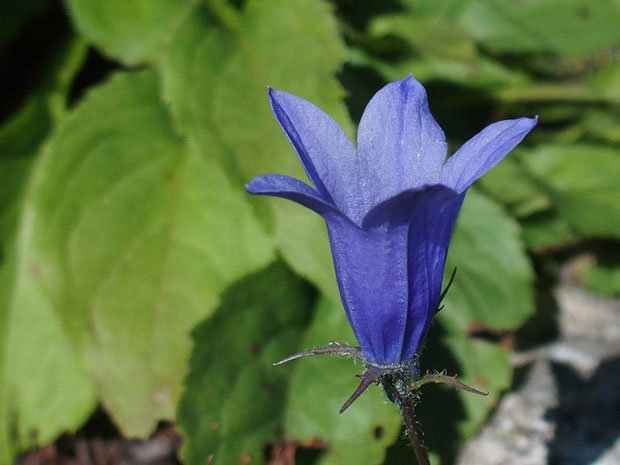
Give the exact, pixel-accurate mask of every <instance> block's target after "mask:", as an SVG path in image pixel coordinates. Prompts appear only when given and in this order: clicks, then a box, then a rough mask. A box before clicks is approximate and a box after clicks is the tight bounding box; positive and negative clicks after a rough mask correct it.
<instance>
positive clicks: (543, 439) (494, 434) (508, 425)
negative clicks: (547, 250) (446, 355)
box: [457, 265, 620, 465]
mask: <svg viewBox="0 0 620 465" xmlns="http://www.w3.org/2000/svg"><path fill="white" fill-rule="evenodd" d="M571 278H572V276H571V269H570V265H569V266H567V267H565V269H564V270H563V272H562V275H561V283H560V285H559V286H558V287H557V289H556V292H555V295H556V300H557V302H558V306H559V315H558V326H559V330H560V337H559V339H558V340H557V341H555V342H553V343H552V344H547V345H544V346H541V347H537V348H535V349H533V350H530V351H527V352H522V353H517V354H515V356H514V363H515V365H516V366H517V367H521V368H522V369H523V370H525V376H524V378H523V382H522V384H521V385H520V386H519V387H518V388H517V389H516V390H515V391H513V392H510V393H508V394H506V395H505V396H504V397H503V398H502V400H501V402H500V404H499V406H498V408H497V410H496V411H495V413H494V414H493V415H492V418H491V419H490V421H489V422H488V424H487V425H486V426H485V427H484V428H483V430H482V431H481V432H480V434H479V435H478V437H477V438H475V439H474V440H472V441H471V442H470V443H469V444H468V445H467V446H466V447H465V448H464V449H463V451H462V453H461V455H460V457H459V459H458V461H457V463H458V464H459V465H620V439H619V438H620V299H605V298H602V297H599V296H596V295H593V294H591V293H589V292H587V291H586V290H584V289H582V288H580V287H579V286H578V285H577V284H576V283H575V282H574V281H573V279H571Z"/></svg>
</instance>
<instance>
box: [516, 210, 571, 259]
mask: <svg viewBox="0 0 620 465" xmlns="http://www.w3.org/2000/svg"><path fill="white" fill-rule="evenodd" d="M521 225H522V227H523V235H522V236H523V242H524V243H525V245H526V246H527V248H528V249H532V250H533V251H534V252H543V251H545V250H549V249H552V248H554V247H562V246H565V245H568V244H571V243H574V242H575V241H577V240H578V239H579V234H577V232H576V231H575V230H574V229H573V228H571V226H570V225H569V224H568V223H567V222H566V219H565V218H564V217H563V216H561V215H559V214H558V213H556V212H554V211H544V212H540V213H537V214H535V215H532V216H530V217H526V218H524V219H523V220H522V222H521Z"/></svg>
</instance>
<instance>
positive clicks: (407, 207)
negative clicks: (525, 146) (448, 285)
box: [247, 76, 537, 367]
mask: <svg viewBox="0 0 620 465" xmlns="http://www.w3.org/2000/svg"><path fill="white" fill-rule="evenodd" d="M269 97H270V100H271V107H272V110H273V113H274V115H275V117H276V119H277V120H278V122H279V123H280V125H281V126H282V128H283V129H284V131H285V132H286V135H287V136H288V138H289V140H290V142H291V144H292V145H293V147H294V148H295V150H296V151H297V154H298V155H299V158H300V160H301V163H302V164H303V167H304V169H305V171H306V174H307V175H308V178H309V179H310V181H311V182H312V184H313V187H311V186H309V185H308V184H306V183H304V182H302V181H299V180H297V179H294V178H291V177H288V176H283V175H279V174H266V175H262V176H258V177H257V178H255V179H254V180H252V182H250V183H249V184H248V185H247V190H248V192H250V193H252V194H262V195H272V196H276V197H284V198H287V199H289V200H293V201H295V202H298V203H300V204H301V205H303V206H305V207H307V208H310V209H311V210H314V211H315V212H317V213H318V214H319V215H321V216H322V217H323V219H324V220H325V222H326V223H327V230H328V233H329V239H330V243H331V250H332V256H333V260H334V267H335V270H336V276H337V279H338V285H339V289H340V295H341V297H342V303H343V305H344V309H345V311H346V314H347V317H348V319H349V322H350V323H351V326H352V328H353V332H354V333H355V336H356V337H357V340H358V342H359V344H360V347H361V350H362V352H363V355H364V358H365V359H366V361H367V363H368V364H369V365H374V366H378V367H386V366H396V365H401V364H406V363H408V362H410V361H411V360H413V359H414V358H415V357H416V355H417V352H418V350H419V349H420V346H421V344H422V342H423V340H424V337H425V335H426V332H427V331H428V328H429V326H430V323H431V321H432V319H433V317H434V315H435V314H436V312H437V309H438V305H439V301H440V296H441V286H442V278H443V272H444V266H445V262H446V254H447V251H448V245H449V243H450V237H451V235H452V230H453V228H454V223H455V221H456V217H457V215H458V213H459V210H460V208H461V204H462V202H463V198H464V196H465V194H466V192H467V189H468V188H469V187H470V186H471V185H472V183H473V182H474V181H476V180H477V179H478V178H479V177H480V176H482V175H483V174H484V173H486V172H487V171H488V170H490V169H491V168H492V167H493V166H495V165H496V164H497V163H499V161H500V160H502V158H503V157H504V156H506V155H507V154H508V152H510V151H511V150H512V149H513V148H514V147H515V146H516V145H517V144H518V143H519V142H521V140H522V139H523V138H524V137H525V136H526V135H527V133H528V132H529V131H530V130H531V129H532V128H533V127H534V126H535V125H536V122H537V119H536V118H534V119H531V118H518V119H512V120H505V121H500V122H497V123H493V124H491V125H490V126H488V127H486V128H485V129H484V130H482V131H481V132H480V133H479V134H477V135H476V136H474V137H473V138H471V139H470V140H469V141H467V142H466V143H465V144H464V145H463V146H462V147H461V148H460V149H459V150H457V151H456V153H454V155H452V156H451V157H449V158H448V159H447V160H446V154H447V144H446V139H445V136H444V133H443V131H442V130H441V128H440V127H439V125H438V124H437V122H436V121H435V119H434V118H433V116H432V115H431V112H430V110H429V106H428V102H427V97H426V91H425V90H424V87H423V86H422V85H421V84H420V83H419V82H418V81H416V80H415V79H414V78H413V76H409V77H407V78H405V79H402V80H400V81H396V82H393V83H390V84H388V85H386V86H385V87H383V88H382V89H381V90H379V92H377V93H376V94H375V96H374V97H373V98H372V99H371V101H370V103H369V104H368V106H367V107H366V109H365V111H364V114H363V116H362V119H361V121H360V124H359V129H358V134H357V150H356V148H355V147H354V146H353V144H352V143H351V141H350V140H349V139H348V138H347V136H346V135H345V134H344V133H343V131H342V130H341V129H340V127H339V126H338V125H337V123H336V122H335V121H334V120H333V119H332V118H331V117H330V116H328V115H327V114H326V113H324V112H323V111H322V110H320V109H319V108H317V107H316V106H314V105H313V104H311V103H310V102H308V101H306V100H304V99H302V98H300V97H296V96H294V95H292V94H289V93H286V92H282V91H278V90H273V89H270V90H269Z"/></svg>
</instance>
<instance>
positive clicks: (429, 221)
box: [363, 185, 465, 361]
mask: <svg viewBox="0 0 620 465" xmlns="http://www.w3.org/2000/svg"><path fill="white" fill-rule="evenodd" d="M464 197H465V192H463V193H461V194H457V193H456V192H454V191H452V190H451V189H449V188H447V187H445V186H441V185H433V186H425V187H423V188H419V189H412V190H409V191H405V192H403V193H401V194H400V195H398V196H396V197H393V198H391V199H389V200H387V201H385V202H383V203H381V204H379V205H377V206H376V207H374V208H373V210H372V211H371V212H369V214H368V215H367V216H366V218H364V223H363V227H364V229H365V230H367V231H381V230H389V231H399V235H400V236H403V238H402V239H404V240H405V241H406V243H405V246H404V247H405V248H404V250H400V251H395V253H400V254H401V257H397V256H395V257H393V258H392V260H393V262H394V264H395V265H396V267H397V268H398V269H399V270H400V268H402V267H403V266H405V267H406V276H407V279H406V286H407V301H406V304H405V305H404V306H403V309H402V310H401V311H402V312H403V315H402V316H401V315H393V316H392V318H393V321H395V322H398V327H399V328H401V330H402V333H401V335H400V338H397V339H395V340H394V341H393V342H391V348H390V351H394V350H396V348H398V350H399V357H400V361H407V360H410V359H411V358H413V357H414V356H415V354H416V352H417V351H418V349H419V347H420V344H421V343H422V341H423V339H424V337H425V335H426V332H427V330H428V328H429V325H430V322H431V321H432V319H433V316H434V315H435V312H436V310H437V305H438V303H439V298H440V295H441V284H442V278H443V272H444V266H445V262H446V256H447V252H448V246H449V244H450V238H451V236H452V230H453V229H454V223H455V221H456V217H457V215H458V213H459V210H460V208H461V204H462V202H463V198H464ZM391 234H393V233H391ZM400 262H405V264H404V265H403V264H402V263H400ZM401 273H402V271H399V273H398V275H397V276H400V275H401ZM395 279H397V278H396V277H395ZM394 346H395V347H394Z"/></svg>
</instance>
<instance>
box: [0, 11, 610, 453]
mask: <svg viewBox="0 0 620 465" xmlns="http://www.w3.org/2000/svg"><path fill="white" fill-rule="evenodd" d="M619 24H620V2H618V0H519V1H516V0H438V1H437V0H433V1H431V0H387V1H381V2H378V1H370V0H365V1H363V0H332V1H331V2H327V1H322V0H230V1H224V0H203V1H199V0H192V1H190V0H106V1H100V0H66V1H65V2H60V1H55V0H28V1H21V2H17V1H9V2H6V3H5V4H4V11H3V15H2V17H1V18H0V47H1V52H0V62H1V63H2V66H1V67H0V82H1V83H2V88H3V89H4V93H3V95H4V98H3V100H2V102H1V103H0V118H1V126H0V253H1V255H0V257H1V258H0V260H1V264H0V464H8V463H10V462H11V461H13V460H14V459H15V457H16V456H17V454H19V453H20V452H22V451H25V450H27V449H29V448H32V447H36V446H40V445H44V444H46V443H49V442H50V441H53V440H55V439H56V438H57V437H58V436H59V435H60V434H62V433H64V432H74V431H76V430H79V429H80V428H81V427H82V426H83V425H84V424H85V422H86V421H87V420H88V419H89V417H91V415H92V414H93V412H94V411H95V410H96V409H97V408H98V406H100V407H101V408H102V409H103V410H104V411H105V412H106V414H107V415H108V416H109V417H110V419H111V420H112V422H113V423H114V425H115V426H116V427H117V428H118V430H119V431H120V433H121V434H123V435H125V436H127V437H131V438H134V437H137V438H141V437H146V436H148V435H149V434H150V433H152V431H153V430H154V428H155V427H156V425H157V424H158V422H160V421H161V420H168V421H173V422H174V423H175V424H176V425H177V426H178V427H179V428H180V429H181V431H182V432H183V434H184V436H185V438H186V440H185V444H184V447H183V450H182V457H183V459H184V460H185V462H186V463H188V464H198V465H204V464H205V463H213V464H228V463H243V464H250V463H252V464H260V463H266V461H267V460H268V457H270V454H271V453H272V451H273V450H275V449H277V448H278V447H279V446H281V445H282V444H289V445H290V444H294V447H295V448H296V449H297V452H296V457H297V461H298V463H308V464H310V463H312V464H321V465H326V464H330V465H349V464H352V463H365V464H380V463H383V462H384V461H385V463H386V464H396V463H403V462H402V460H409V461H410V460H411V458H412V454H411V453H410V452H409V451H408V449H407V448H406V447H405V446H404V442H403V441H402V440H401V439H400V438H399V435H400V419H399V416H398V412H397V410H396V408H395V407H394V406H392V405H388V404H387V403H386V402H385V400H384V398H383V396H382V393H381V392H380V391H379V389H378V388H375V389H371V390H370V391H369V392H368V393H367V394H365V395H364V396H363V397H362V399H360V400H359V401H358V402H357V403H356V404H355V405H354V406H353V407H352V408H351V409H349V410H348V411H347V412H346V413H345V414H344V415H338V414H337V409H338V407H339V406H340V404H341V403H342V401H343V400H344V399H345V398H346V397H347V395H348V394H350V392H351V391H352V390H353V389H354V387H355V385H356V380H355V378H354V377H353V375H354V374H355V373H357V372H359V371H360V370H361V367H360V366H354V365H353V364H352V363H350V362H349V361H345V360H338V359H312V360H310V359H309V360H303V361H299V362H295V363H292V364H290V365H289V366H284V367H277V368H276V367H272V366H271V363H272V362H274V361H275V360H278V359H279V358H281V357H283V356H285V355H287V354H289V353H292V352H295V351H297V350H300V349H302V348H306V347H312V346H316V345H323V344H325V343H327V342H329V341H332V340H339V341H345V342H354V337H353V335H352V333H351V331H350V329H349V327H348V324H347V322H346V319H345V317H344V313H343V311H342V309H341V307H340V303H339V298H338V292H337V288H336V285H335V278H334V273H333V270H332V265H331V259H330V255H329V248H328V244H327V238H326V234H325V228H324V225H323V224H322V222H321V220H320V219H319V218H318V217H316V215H313V214H311V213H309V212H308V211H305V210H304V209H302V208H301V207H298V206H297V205H294V204H292V203H287V202H285V201H279V200H274V199H265V198H261V199H255V198H250V197H249V196H248V195H246V194H245V193H244V183H246V182H248V181H249V180H250V179H251V178H252V177H253V176H255V175H258V174H262V173H267V172H278V173H287V174H291V175H295V176H302V177H303V174H302V172H301V169H300V166H299V163H298V161H297V160H296V157H295V155H294V153H293V150H292V148H291V147H290V146H289V145H288V142H287V141H286V138H285V136H284V134H282V132H281V130H280V129H279V127H278V126H277V123H276V122H275V120H274V119H273V117H272V116H271V114H270V110H269V105H268V100H267V94H266V89H267V86H268V85H271V86H272V87H275V88H279V89H283V90H287V91H289V92H292V93H294V94H296V95H300V96H302V97H304V98H306V99H308V100H310V101H312V102H314V103H315V104H317V105H319V106H320V107H321V108H323V109H324V110H325V111H327V112H328V113H329V114H330V115H332V116H333V117H334V118H335V119H336V120H337V121H338V122H339V123H340V124H341V125H342V126H343V128H345V130H346V131H347V132H348V134H349V135H350V136H353V135H354V133H355V129H354V128H355V126H356V124H357V122H358V121H359V118H360V116H361V112H362V111H363V108H364V106H365V104H366V103H367V101H368V100H369V98H370V97H371V96H372V94H373V93H374V92H376V91H377V90H378V89H379V88H380V87H381V86H382V85H383V84H385V83H386V82H389V81H391V80H395V79H400V78H402V77H404V76H406V75H408V74H409V73H413V74H414V75H415V77H416V78H417V79H418V80H420V81H421V82H422V83H423V84H424V85H425V86H426V87H427V89H428V94H429V100H430V105H431V109H432V111H433V113H434V115H435V117H436V119H437V120H438V122H439V123H440V125H441V126H442V127H443V128H444V130H445V132H446V135H447V137H448V139H449V143H450V148H451V151H454V149H455V148H457V147H458V146H459V145H460V144H462V143H463V142H464V141H465V140H467V139H468V138H469V137H471V136H472V135H474V134H475V133H477V132H478V131H479V130H480V129H482V128H483V127H484V126H485V125H487V124H489V123H490V122H493V121H495V120H498V119H503V118H511V117H518V116H533V115H536V114H537V115H539V116H540V123H539V125H538V127H537V128H536V130H535V131H533V133H532V134H531V135H529V136H528V137H527V139H526V141H525V142H524V143H523V144H522V145H521V146H520V147H519V148H518V149H517V150H515V152H514V153H513V154H511V155H510V156H509V157H508V158H507V159H506V160H505V161H504V162H502V163H501V164H500V165H499V166H498V167H497V168H495V169H494V170H493V171H492V172H490V173H489V174H488V175H486V176H485V177H484V178H483V179H482V180H481V181H480V182H479V183H478V184H477V185H476V186H475V188H474V189H472V192H471V193H470V194H469V196H468V198H467V200H466V202H465V204H464V207H463V211H462V213H461V215H460V218H459V221H458V225H457V228H456V232H455V236H454V240H453V243H452V246H451V252H450V256H449V263H448V269H449V270H451V269H452V268H453V267H455V266H458V269H459V273H458V274H457V277H456V281H455V284H454V286H453V288H452V290H451V291H450V293H449V294H448V297H447V300H446V308H445V310H444V311H443V312H441V314H440V316H439V317H438V320H437V322H436V324H435V325H434V328H433V329H432V331H431V337H430V340H429V341H428V343H427V347H426V349H425V352H424V354H423V357H422V367H423V369H424V370H426V369H429V370H434V369H437V370H440V369H443V368H447V369H448V370H449V371H450V372H452V373H458V374H459V375H460V376H461V377H462V378H463V380H464V381H466V382H469V383H472V384H473V385H475V386H478V387H480V388H482V389H485V390H488V391H490V392H491V394H490V395H489V396H488V397H487V398H479V397H475V396H470V395H461V394H459V393H455V392H452V391H448V390H442V389H441V388H436V389H431V390H429V391H428V392H427V393H426V394H425V397H424V402H423V403H422V407H421V412H420V415H421V420H422V425H423V428H424V430H425V432H426V438H427V442H428V444H429V446H430V448H431V451H432V454H433V458H434V460H435V463H443V464H444V465H445V464H449V463H451V462H452V461H453V460H454V457H455V454H456V453H457V452H458V449H459V447H460V446H461V445H462V444H463V442H464V441H466V440H467V439H468V438H471V437H472V435H473V434H475V432H476V431H477V429H478V428H479V427H480V426H481V424H482V423H483V422H484V420H485V418H487V416H488V414H489V411H490V409H492V408H493V406H494V405H495V403H496V402H497V400H498V397H499V396H500V395H501V393H502V391H504V390H506V389H509V388H510V386H511V382H512V367H511V364H510V358H509V354H510V350H512V349H514V348H515V347H517V348H519V347H523V346H527V345H528V344H533V343H537V342H540V341H544V340H548V339H550V338H553V335H554V325H553V310H552V308H549V305H548V299H545V298H544V296H545V295H547V294H548V293H549V289H550V287H551V286H552V285H553V280H554V279H555V273H556V269H557V266H558V264H559V263H560V262H561V261H562V260H565V259H566V257H567V256H571V255H575V254H577V253H587V254H589V255H590V256H591V258H592V259H591V260H588V261H587V262H586V263H585V264H584V265H583V266H582V268H581V269H580V279H581V280H582V282H583V284H584V285H585V286H588V287H590V288H591V289H592V290H593V291H595V292H599V293H602V294H607V295H618V293H619V292H620V274H619V271H618V270H619V268H618V262H619V254H618V251H619V250H620V248H619V243H618V239H619V236H620V183H619V182H618V180H619V179H620V162H619V158H618V147H619V146H620V105H619V104H620V62H619V61H618V54H619V53H620V28H619V27H618V25H619ZM541 296H542V297H541ZM209 457H211V458H209ZM209 460H211V461H210V462H209Z"/></svg>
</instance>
